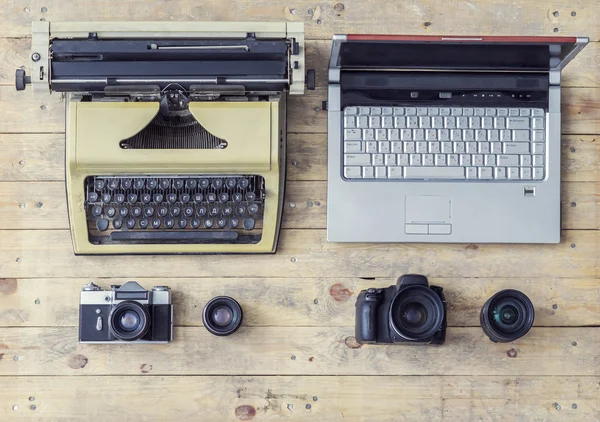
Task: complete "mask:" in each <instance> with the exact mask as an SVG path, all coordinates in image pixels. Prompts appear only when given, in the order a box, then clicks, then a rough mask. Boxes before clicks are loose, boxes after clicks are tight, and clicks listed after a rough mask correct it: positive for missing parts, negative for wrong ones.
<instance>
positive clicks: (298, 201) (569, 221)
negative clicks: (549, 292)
mask: <svg viewBox="0 0 600 422" xmlns="http://www.w3.org/2000/svg"><path fill="white" fill-rule="evenodd" d="M562 187H563V189H562V211H563V212H562V228H563V229H583V230H590V229H591V230H595V229H599V228H600V212H599V211H598V209H600V182H595V183H587V182H586V183H581V182H565V183H563V185H562ZM326 198H327V182H296V181H290V182H288V184H287V185H286V197H285V209H284V213H283V227H284V228H288V229H325V228H326V227H327V222H326V219H327V200H326ZM12 229H25V230H26V229H33V230H40V229H69V220H68V217H67V204H66V201H65V185H64V182H0V230H12Z"/></svg>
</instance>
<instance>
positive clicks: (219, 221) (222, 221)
mask: <svg viewBox="0 0 600 422" xmlns="http://www.w3.org/2000/svg"><path fill="white" fill-rule="evenodd" d="M225 224H227V219H225V218H219V219H217V227H218V228H220V229H222V228H223V227H225Z"/></svg>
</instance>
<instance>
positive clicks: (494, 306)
mask: <svg viewBox="0 0 600 422" xmlns="http://www.w3.org/2000/svg"><path fill="white" fill-rule="evenodd" d="M534 318H535V310H534V308H533V304H532V303H531V301H530V300H529V298H528V297H527V296H525V294H523V293H522V292H520V291H518V290H512V289H507V290H502V291H500V292H498V293H496V294H495V295H493V296H492V297H491V298H489V299H488V300H487V302H485V304H484V305H483V307H482V308H481V313H480V315H479V320H480V322H481V328H482V329H483V332H484V333H485V335H486V336H488V337H489V339H490V340H492V341H493V342H496V343H508V342H511V341H514V340H516V339H518V338H521V337H523V336H524V335H525V334H527V332H528V331H529V330H530V329H531V326H532V325H533V320H534Z"/></svg>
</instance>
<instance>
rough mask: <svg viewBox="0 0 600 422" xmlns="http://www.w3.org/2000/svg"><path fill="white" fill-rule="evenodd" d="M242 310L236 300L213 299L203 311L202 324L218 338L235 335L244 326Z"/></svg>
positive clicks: (227, 298)
mask: <svg viewBox="0 0 600 422" xmlns="http://www.w3.org/2000/svg"><path fill="white" fill-rule="evenodd" d="M242 319H243V313H242V308H241V306H240V304H239V303H237V302H236V301H235V299H233V298H230V297H228V296H218V297H215V298H213V299H211V300H210V301H209V302H208V303H207V304H206V306H205V307H204V310H203V311H202V322H203V323H204V326H205V327H206V329H207V330H208V331H209V332H210V333H211V334H214V335H216V336H228V335H230V334H233V333H234V332H236V331H237V329H238V328H240V325H242Z"/></svg>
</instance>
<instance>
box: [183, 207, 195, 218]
mask: <svg viewBox="0 0 600 422" xmlns="http://www.w3.org/2000/svg"><path fill="white" fill-rule="evenodd" d="M183 215H185V216H186V217H193V216H194V207H185V208H184V209H183Z"/></svg>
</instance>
